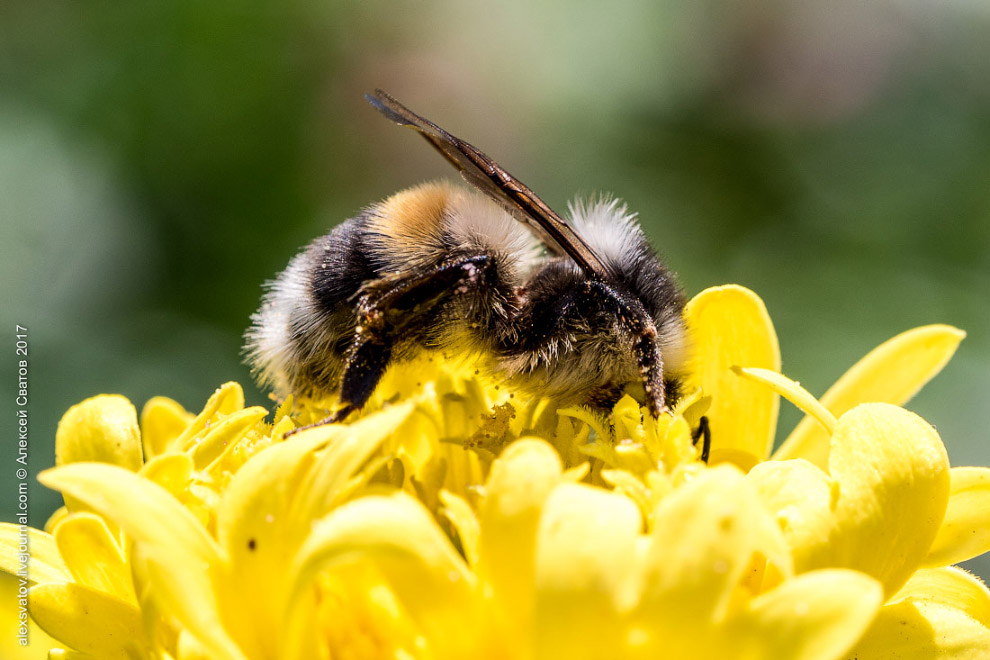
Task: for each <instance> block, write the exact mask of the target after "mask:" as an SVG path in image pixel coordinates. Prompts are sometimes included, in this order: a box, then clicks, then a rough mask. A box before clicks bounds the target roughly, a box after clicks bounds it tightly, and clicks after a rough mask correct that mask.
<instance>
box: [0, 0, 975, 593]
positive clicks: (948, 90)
mask: <svg viewBox="0 0 990 660" xmlns="http://www.w3.org/2000/svg"><path fill="white" fill-rule="evenodd" d="M988 30H990V9H988V8H987V6H986V5H984V4H981V3H970V2H965V1H964V0H955V1H953V2H948V3H938V4H930V3H920V2H917V1H916V0H882V1H878V0H870V1H869V2H866V3H863V2H861V1H853V0H836V1H832V2H826V1H825V0H819V1H818V2H809V3H788V2H781V1H775V0H764V1H763V2H758V3H742V2H728V3H725V2H714V1H712V0H708V1H702V2H685V1H679V2H678V1H674V0H666V1H662V2H650V1H649V0H633V1H627V2H622V3H618V4H614V3H613V4H609V3H591V2H566V3H565V2H562V1H561V2H551V3H540V4H539V5H538V6H531V5H530V4H529V3H524V2H522V1H521V0H507V1H506V2H501V3H481V2H477V1H474V0H472V1H468V2H454V1H453V0H449V1H446V2H425V3H424V2H411V1H408V0H406V1H402V2H394V3H361V4H359V3H355V2H336V3H332V2H316V1H315V0H281V1H280V2H273V1H269V0H257V1H254V2H249V1H246V0H245V1H240V2H238V1H235V0H220V1H218V2H212V3H203V2H194V1H192V0H171V1H166V2H150V1H148V0H135V1H134V2H129V3H123V2H100V3H97V2H82V3H62V2H53V1H51V0H36V1H35V2H30V3H29V2H11V3H4V4H3V5H0V245H2V248H3V250H4V254H3V259H2V261H0V269H2V280H3V282H4V286H5V296H4V299H5V304H4V307H3V321H4V327H5V328H7V332H8V335H7V336H8V337H9V338H10V340H9V341H8V348H7V350H6V351H4V357H3V359H4V360H6V361H7V362H4V364H5V365H7V366H9V365H10V364H11V363H12V361H13V360H14V356H13V348H12V343H13V338H12V335H13V330H12V328H13V325H14V324H15V323H19V324H21V325H25V326H28V328H29V329H30V341H31V351H32V352H31V358H30V364H31V367H30V368H31V372H30V377H31V381H30V386H31V403H30V415H31V448H30V451H31V469H32V473H36V472H37V471H38V470H40V469H42V468H44V467H46V466H48V465H49V464H51V462H52V443H53V438H54V431H55V426H56V423H57V421H58V419H59V417H60V416H61V413H62V412H64V410H65V409H66V408H68V407H69V406H70V405H72V404H74V403H76V402H78V401H80V400H82V399H83V398H86V397H88V396H91V395H93V394H96V393H99V392H121V393H123V394H126V395H127V396H128V397H130V398H131V399H132V400H133V401H135V402H136V404H137V405H138V406H139V407H140V405H141V404H142V403H143V401H145V400H146V399H148V398H149V397H151V396H153V395H156V394H165V395H169V396H173V397H175V398H177V399H178V400H179V401H180V402H182V403H183V404H184V405H186V406H188V407H190V408H196V407H198V406H200V405H201V403H202V402H203V401H204V400H205V398H206V397H207V395H208V394H209V393H210V392H211V391H212V390H213V389H214V388H215V387H216V386H217V385H218V384H220V383H221V382H223V381H226V380H229V379H237V380H240V381H241V382H244V383H245V384H247V383H248V382H249V377H248V374H247V370H246V369H245V368H244V367H243V366H242V365H241V363H240V357H239V349H240V333H241V332H242V330H243V328H244V327H245V326H246V325H247V323H248V316H249V315H250V313H251V312H252V311H253V310H254V308H255V306H256V305H257V301H258V298H259V294H260V284H261V282H262V281H264V280H265V279H267V278H269V277H271V276H272V275H274V273H276V272H277V271H278V270H279V269H280V268H281V267H283V266H284V264H285V263H286V262H287V261H288V259H289V257H290V256H291V255H292V254H294V252H295V251H296V250H297V249H298V247H299V246H300V245H302V244H304V243H306V242H307V241H309V240H310V239H311V238H313V237H314V236H316V235H318V234H321V233H323V232H325V231H326V230H327V229H328V228H329V227H330V226H332V225H333V224H334V223H336V222H338V221H340V220H342V219H343V218H346V217H348V216H349V215H351V214H353V213H354V212H355V211H356V210H358V209H359V208H361V207H362V206H363V205H365V204H367V203H369V202H371V201H374V200H376V199H379V198H381V197H384V196H385V195H387V194H389V193H390V192H393V191H395V190H397V189H400V188H402V187H405V186H407V185H410V184H413V183H415V182H417V181H420V180H423V179H426V178H434V177H438V176H449V175H450V172H448V171H447V170H446V169H445V168H446V167H447V166H446V165H445V163H443V162H442V160H441V159H439V158H437V157H436V155H435V154H434V153H432V152H431V150H429V149H426V148H424V146H423V144H422V143H421V142H420V141H419V140H416V139H415V138H414V137H412V136H411V134H409V133H408V132H401V131H397V130H395V128H394V127H392V126H390V125H389V124H388V123H386V122H384V121H382V120H381V118H380V117H378V116H377V115H376V114H375V113H374V112H372V111H371V110H370V109H369V108H368V107H367V106H366V105H365V104H364V101H363V100H362V98H361V97H362V94H363V92H365V91H368V90H370V89H372V88H374V87H378V86H380V87H383V88H385V89H388V90H390V91H391V92H393V93H394V94H395V95H396V96H398V97H399V98H400V99H403V100H405V101H407V102H408V103H409V105H410V106H411V107H413V108H415V109H417V110H420V111H422V112H424V113H425V114H427V115H428V116H430V117H432V118H435V119H436V120H438V121H440V122H441V123H443V124H444V125H445V126H447V127H449V128H450V129H451V130H453V131H454V132H455V133H457V134H459V135H463V136H465V137H467V138H468V139H470V140H471V141H472V142H474V143H475V144H477V145H478V146H480V147H481V148H483V149H485V150H486V151H488V152H489V153H491V154H492V155H493V156H494V157H495V158H496V159H497V160H499V161H500V162H501V163H502V164H504V165H506V166H507V167H508V168H509V169H510V170H511V171H513V172H514V173H516V174H517V175H518V176H519V177H520V178H521V179H522V180H524V181H526V182H527V183H528V184H529V185H531V186H532V187H533V188H534V189H535V190H537V191H539V192H540V193H541V194H542V195H543V196H544V197H545V199H546V200H547V201H548V202H549V203H550V204H551V205H553V206H555V207H557V208H563V207H564V206H565V203H566V201H567V200H568V199H569V198H571V197H572V196H573V195H574V194H575V193H578V192H580V193H584V194H587V193H591V192H595V191H597V190H608V191H611V192H613V193H615V194H616V195H618V196H620V197H623V198H625V199H626V200H627V201H628V202H629V203H630V207H631V208H633V209H636V210H638V211H639V212H640V216H641V218H642V221H643V224H644V226H645V227H646V228H647V230H648V231H649V233H650V234H651V236H652V237H653V239H654V240H655V242H656V244H657V245H658V246H659V247H660V249H661V251H662V252H663V253H664V254H665V255H666V256H667V259H668V261H669V262H670V264H671V265H672V266H673V267H674V269H675V270H677V271H679V272H680V274H681V277H682V280H683V282H684V284H685V287H686V288H687V289H688V291H689V292H696V291H698V290H700V289H701V288H703V287H705V286H708V285H712V284H719V283H724V282H739V283H742V284H745V285H747V286H750V287H751V288H753V289H755V290H756V291H758V292H759V293H760V295H761V296H763V297H764V299H765V300H766V302H767V305H768V307H769V309H770V312H771V314H772V315H773V317H774V320H775V322H776V323H777V328H778V331H779V334H780V337H781V346H782V351H783V354H784V369H785V372H786V373H787V374H788V375H789V376H791V377H793V378H797V379H800V380H801V381H802V383H803V384H804V385H805V386H806V387H808V389H809V390H811V391H812V392H813V393H817V394H821V393H822V392H823V391H824V390H825V388H826V387H827V386H828V385H829V384H830V383H831V382H832V381H833V380H834V379H835V378H837V377H838V376H839V375H840V374H841V373H842V371H843V370H844V369H845V368H846V367H848V366H849V365H851V364H852V363H853V362H854V361H855V360H856V359H858V358H859V357H860V356H861V355H862V354H864V353H865V352H866V351H868V350H869V349H871V348H872V347H873V346H875V345H876V344H878V343H880V342H881V341H883V340H884V339H887V338H888V337H890V336H892V335H894V334H896V333H898V332H900V331H902V330H904V329H907V328H909V327H912V326H915V325H921V324H926V323H932V322H946V323H952V324H955V325H958V326H960V327H962V328H964V329H965V330H967V331H968V332H969V337H968V338H967V339H966V341H965V342H964V343H963V346H962V348H961V349H960V351H959V353H958V355H957V357H956V359H955V360H954V361H953V362H952V363H951V364H950V365H949V367H948V369H947V370H946V372H945V373H943V374H942V375H941V376H940V377H939V378H938V379H937V380H936V381H934V382H933V383H932V384H931V385H929V387H928V388H927V389H926V390H925V391H924V392H923V393H922V395H921V396H919V397H918V398H917V399H916V400H915V401H914V402H912V404H911V405H910V407H911V408H912V409H914V410H916V411H917V412H919V413H920V414H922V415H923V416H924V417H925V418H926V419H928V420H929V421H931V422H932V423H934V424H936V425H937V427H938V429H939V431H940V432H941V434H942V437H943V439H944V440H945V442H946V444H947V446H948V448H949V452H950V456H951V457H952V460H953V463H954V464H956V465H962V464H974V463H975V464H988V463H990V451H988V440H990V437H988V435H990V432H988V430H987V429H988V428H990V411H988V406H987V405H986V397H987V394H986V393H987V392H988V391H990V305H988V297H987V291H988V290H990V82H988V81H990V39H988V38H987V35H988ZM4 373H10V374H12V373H13V370H12V369H5V370H4ZM15 385H16V382H15V379H14V378H13V377H12V376H11V377H8V378H6V379H4V382H3V383H2V384H0V388H2V391H3V393H4V394H3V397H2V399H3V406H4V411H5V414H4V417H5V418H6V419H8V420H10V419H12V409H13V390H14V386H15ZM251 396H252V399H253V400H252V402H253V403H263V402H264V401H265V399H264V395H263V394H262V393H260V392H254V393H253V394H252V395H251ZM783 410H784V414H783V415H782V420H781V426H782V429H783V430H785V431H786V430H787V429H789V428H790V427H791V426H792V425H793V424H794V423H795V422H796V420H797V418H798V415H797V414H796V413H795V412H793V411H791V410H789V408H788V407H787V406H786V404H785V405H784V407H783ZM5 437H7V438H13V437H14V433H13V424H11V427H10V430H8V432H7V434H6V436H5ZM2 449H3V452H4V453H3V454H2V455H0V458H2V459H3V464H4V465H5V466H8V467H6V468H4V469H5V470H10V467H9V466H11V465H12V464H13V458H12V457H13V455H14V447H13V442H9V441H8V442H4V443H3V446H2ZM2 483H3V489H4V490H3V492H0V509H2V510H3V511H4V516H3V517H4V518H5V519H8V518H9V517H10V515H12V510H13V509H12V504H13V501H14V498H13V495H12V494H11V493H12V492H13V491H9V489H10V488H12V487H13V486H14V482H13V481H12V480H9V479H7V478H6V477H5V478H4V479H3V480H2ZM8 491H9V492H8ZM56 504H57V501H56V498H55V497H54V495H53V494H52V493H48V492H44V491H43V490H42V489H41V488H40V487H36V488H35V489H34V491H33V492H32V500H31V506H32V521H33V523H34V524H36V525H40V524H41V523H42V522H43V521H44V519H45V517H46V516H47V515H48V513H49V512H50V511H51V510H52V509H53V508H54V507H55V506H56ZM976 568H977V569H978V570H980V571H981V573H982V574H983V575H984V576H987V575H990V562H984V563H983V564H982V565H981V564H979V563H978V562H977V563H976Z"/></svg>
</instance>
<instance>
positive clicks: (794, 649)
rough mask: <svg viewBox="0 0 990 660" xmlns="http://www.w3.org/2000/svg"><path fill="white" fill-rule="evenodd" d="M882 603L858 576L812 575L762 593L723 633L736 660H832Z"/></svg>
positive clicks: (879, 593) (838, 572)
mask: <svg viewBox="0 0 990 660" xmlns="http://www.w3.org/2000/svg"><path fill="white" fill-rule="evenodd" d="M882 604H883V588H882V587H881V586H880V584H879V583H878V582H877V581H876V580H874V579H872V578H870V577H868V576H866V575H863V574H862V573H857V572H856V571H848V570H842V569H827V570H821V571H812V572H810V573H805V574H804V575H799V576H798V577H795V578H792V579H790V580H786V581H784V582H783V583H782V584H781V585H780V586H778V587H776V588H775V589H772V590H770V591H768V592H766V593H763V594H760V595H759V596H757V597H756V598H754V599H753V600H752V601H750V602H749V603H748V605H747V607H746V610H745V611H744V612H743V613H742V614H741V615H740V616H739V617H738V618H736V619H735V620H733V622H732V624H731V625H730V627H729V630H728V631H726V633H725V634H726V636H729V637H733V638H735V641H734V643H733V645H732V646H733V650H734V651H735V653H736V655H735V657H739V658H768V659H769V658H772V659H773V660H832V659H833V658H841V657H843V656H842V654H843V653H844V652H845V651H847V650H849V648H850V647H851V646H852V645H853V644H855V643H856V642H857V641H858V640H859V639H860V637H862V635H863V633H864V632H865V631H866V629H867V628H869V626H870V622H871V621H873V618H874V617H875V616H876V614H877V612H878V610H879V609H880V606H881V605H882Z"/></svg>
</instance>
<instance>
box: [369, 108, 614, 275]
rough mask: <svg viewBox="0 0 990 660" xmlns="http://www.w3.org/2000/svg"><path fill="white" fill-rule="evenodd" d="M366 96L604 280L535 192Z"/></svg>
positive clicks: (425, 123) (406, 113) (404, 112)
mask: <svg viewBox="0 0 990 660" xmlns="http://www.w3.org/2000/svg"><path fill="white" fill-rule="evenodd" d="M365 98H366V99H368V101H369V102H370V103H371V105H373V106H375V107H376V108H377V109H378V111H379V112H381V113H382V114H383V115H385V117H387V118H388V119H391V120H392V121H394V122H395V123H396V124H399V125H400V126H411V127H413V128H415V129H416V130H417V131H419V133H420V135H422V136H423V137H424V138H426V140H427V141H428V142H429V143H430V144H432V145H433V146H434V147H435V148H436V150H437V151H439V152H440V153H441V154H443V155H444V157H446V158H447V160H449V161H450V162H451V164H452V165H453V166H454V167H456V168H457V169H458V170H459V171H460V173H461V176H462V177H464V180H465V181H467V182H468V183H470V184H471V185H472V186H474V187H475V188H477V189H478V190H480V191H481V192H483V193H485V194H486V195H488V196H489V197H490V198H492V199H493V200H494V201H495V202H497V203H498V204H499V205H500V206H502V207H504V208H505V209H506V211H508V212H509V213H510V214H511V215H512V216H513V217H515V218H516V219H517V220H519V221H521V222H523V223H525V224H526V225H527V226H528V227H529V228H530V230H531V231H532V232H533V233H534V234H536V236H537V238H539V239H540V240H541V241H543V243H544V244H545V245H546V246H547V249H548V250H550V252H552V253H554V254H557V255H563V254H566V255H568V256H569V257H570V258H571V259H573V260H574V261H575V262H576V263H577V264H578V265H579V266H580V267H581V269H582V270H584V272H585V273H587V274H588V275H589V276H591V277H595V278H597V279H602V280H607V279H609V274H608V269H607V268H605V265H604V264H603V263H602V261H601V259H599V258H598V255H596V254H595V252H594V250H592V249H591V247H590V246H589V245H588V244H587V243H585V242H584V239H582V238H581V237H580V236H579V235H578V234H577V233H576V232H575V231H574V229H573V228H572V227H571V226H570V225H569V224H567V223H566V222H565V221H564V219H563V218H561V217H560V216H559V215H557V213H556V212H554V210H553V209H551V208H550V207H549V206H547V205H546V203H545V202H544V201H543V200H542V199H540V198H539V197H537V196H536V193H534V192H533V191H532V190H530V189H529V188H528V187H527V186H526V185H524V184H523V183H522V182H521V181H519V180H518V179H516V178H515V177H514V176H512V175H511V174H509V173H508V172H506V171H505V170H504V169H502V167H501V166H500V165H499V164H498V163H496V162H495V161H493V160H492V159H491V158H489V157H488V156H486V155H485V154H484V153H482V152H481V151H479V150H478V149H476V148H474V147H473V146H471V145H470V144H468V143H467V142H465V141H464V140H461V139H460V138H458V137H455V136H453V135H451V134H450V133H448V132H447V131H445V130H444V129H442V128H440V127H439V126H437V125H436V124H434V123H433V122H432V121H430V120H429V119H426V118H425V117H421V116H419V115H417V114H416V113H415V112H413V111H412V110H410V109H409V108H407V107H406V106H404V105H402V104H401V103H399V102H398V101H396V100H395V99H394V98H392V97H391V96H389V95H388V94H387V93H386V92H383V91H382V90H380V89H377V90H375V93H374V94H366V95H365Z"/></svg>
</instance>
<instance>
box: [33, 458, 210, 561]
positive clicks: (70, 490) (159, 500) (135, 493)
mask: <svg viewBox="0 0 990 660" xmlns="http://www.w3.org/2000/svg"><path fill="white" fill-rule="evenodd" d="M38 481H40V482H41V483H43V484H44V485H46V486H48V487H49V488H52V489H55V490H59V491H62V493H63V494H67V495H71V496H72V497H75V498H77V499H79V500H80V501H82V502H83V503H85V504H86V505H87V506H89V507H91V508H92V509H93V510H94V511H96V512H97V513H99V514H100V515H101V516H103V518H104V519H105V520H108V521H112V522H115V523H117V524H118V525H120V527H121V529H123V530H124V531H125V532H126V533H127V534H128V536H130V537H131V538H133V539H135V540H138V541H142V542H145V543H149V544H151V545H156V546H158V547H162V548H170V549H181V550H182V552H181V554H183V555H184V556H186V557H192V558H194V559H193V560H194V561H201V562H204V563H206V564H210V565H217V566H219V565H221V564H222V563H224V561H225V559H226V558H225V556H224V554H223V552H222V551H221V549H220V547H219V546H217V544H216V542H215V541H214V540H213V538H212V537H211V536H210V535H209V533H208V532H207V531H206V530H205V529H204V528H203V526H202V525H200V524H199V522H198V521H197V520H196V518H195V517H193V515H192V513H190V512H189V510H188V509H186V508H185V507H184V506H182V504H180V503H179V501H178V500H176V499H175V498H174V497H172V495H171V494H169V492H168V491H167V490H165V489H164V488H162V487H161V486H159V485H158V484H155V483H153V482H151V481H148V480H147V479H144V478H142V477H139V476H138V475H137V474H135V473H133V472H130V471H128V470H125V469H123V468H119V467H117V466H114V465H107V464H105V463H72V464H69V465H63V466H62V467H56V468H52V469H50V470H45V471H44V472H42V473H41V474H39V475H38Z"/></svg>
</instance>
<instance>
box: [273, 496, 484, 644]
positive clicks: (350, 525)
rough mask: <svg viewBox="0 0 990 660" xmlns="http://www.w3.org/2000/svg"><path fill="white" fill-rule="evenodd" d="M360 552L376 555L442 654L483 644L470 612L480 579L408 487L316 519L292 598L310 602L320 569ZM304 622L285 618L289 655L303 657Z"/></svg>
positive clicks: (290, 615)
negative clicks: (301, 654) (306, 599)
mask: <svg viewBox="0 0 990 660" xmlns="http://www.w3.org/2000/svg"><path fill="white" fill-rule="evenodd" d="M361 557H367V558H370V559H373V560H375V562H376V563H377V565H378V566H379V568H380V569H381V570H382V571H383V573H384V574H385V576H386V577H387V581H388V584H389V586H390V587H391V589H392V591H393V592H394V593H395V595H396V596H397V597H398V599H399V601H400V602H402V604H403V605H404V607H405V608H406V609H407V611H408V612H409V614H410V616H411V617H412V618H413V619H414V620H415V621H416V623H417V625H418V626H419V628H420V629H421V630H422V631H423V633H424V635H426V638H427V639H428V640H429V641H430V643H431V645H434V644H435V645H437V646H438V648H440V649H442V650H443V652H442V653H438V655H441V656H445V657H451V658H456V657H473V655H474V654H475V653H476V652H477V649H478V648H484V645H485V642H486V640H483V639H479V636H478V633H477V628H478V624H479V622H478V621H477V620H475V619H474V614H473V612H472V601H473V596H472V594H473V592H474V589H475V580H474V576H473V575H472V574H471V572H470V570H469V569H468V567H467V566H466V564H465V563H464V560H463V559H461V557H460V555H458V554H457V552H456V551H455V550H454V548H453V546H452V545H451V544H450V542H449V541H448V540H447V537H446V536H445V535H444V533H443V532H442V531H441V530H440V528H439V527H437V525H436V523H435V522H434V521H433V518H432V516H431V515H430V513H429V511H427V510H426V509H425V508H424V507H423V505H422V504H420V503H419V502H418V501H416V500H414V499H413V498H412V497H410V496H408V495H406V494H404V493H402V492H399V493H396V494H394V495H391V496H387V497H386V496H374V495H373V496H368V497H362V498H360V499H357V500H354V501H352V502H349V503H347V504H345V505H344V506H342V507H340V508H338V509H335V510H334V511H332V512H331V513H330V514H329V515H327V516H326V518H324V519H323V520H322V521H320V522H319V523H317V524H316V526H315V527H314V528H313V532H312V534H310V536H309V538H308V539H307V541H306V543H305V544H304V545H303V547H302V548H301V549H300V551H299V554H298V555H297V558H296V560H295V562H294V563H293V565H292V567H291V569H290V575H292V578H291V583H292V585H293V587H292V591H291V593H292V594H293V595H292V596H291V597H290V599H289V603H290V604H291V605H293V606H295V607H300V606H301V604H302V603H304V602H305V598H304V595H305V594H306V593H307V591H308V590H309V589H310V588H311V585H312V581H313V580H314V579H315V577H316V575H317V574H318V573H319V572H320V571H322V570H324V569H325V568H327V567H329V566H333V565H340V564H341V563H343V562H348V561H354V560H357V559H360V558H361ZM424 594H429V598H424V597H423V596H424ZM302 618H303V619H304V618H305V617H302ZM298 620H299V617H297V616H296V612H295V610H294V609H289V610H288V611H287V612H286V619H285V620H284V621H283V622H282V623H283V626H284V630H286V631H287V632H286V635H287V639H286V642H285V645H284V646H283V648H284V649H286V651H287V653H286V655H285V657H288V658H296V657H298V653H299V647H300V646H302V645H303V643H302V642H303V640H304V639H305V635H306V634H308V632H309V631H307V630H305V629H303V627H301V626H300V625H299V624H298V622H297V621H298Z"/></svg>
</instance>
